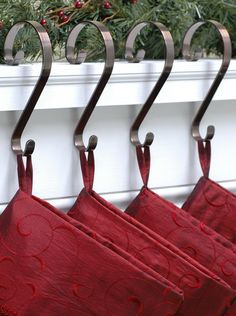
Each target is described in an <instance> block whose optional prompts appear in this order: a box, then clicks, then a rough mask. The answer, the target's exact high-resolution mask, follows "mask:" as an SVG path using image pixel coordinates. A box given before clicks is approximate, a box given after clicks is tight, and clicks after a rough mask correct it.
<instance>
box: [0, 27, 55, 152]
mask: <svg viewBox="0 0 236 316" xmlns="http://www.w3.org/2000/svg"><path fill="white" fill-rule="evenodd" d="M25 25H30V26H31V27H33V29H34V30H35V31H36V33H37V35H38V38H39V40H40V44H41V48H42V53H43V61H42V69H41V73H40V77H39V79H38V81H37V83H36V85H35V87H34V90H33V92H32V93H31V96H30V97H29V100H28V102H27V104H26V106H25V109H24V110H23V112H22V114H21V116H20V119H19V121H18V122H17V125H16V127H15V129H14V132H13V134H12V139H11V146H12V150H13V152H14V153H15V154H16V155H19V154H22V155H23V156H29V155H31V154H32V153H33V151H34V148H35V142H34V140H32V139H30V140H28V141H27V142H26V144H25V148H24V150H23V149H22V147H21V136H22V133H23V131H24V129H25V127H26V124H27V122H28V120H29V118H30V116H31V114H32V112H33V110H34V108H35V105H36V103H37V101H38V99H39V97H40V95H41V93H42V91H43V89H44V87H45V85H46V82H47V80H48V77H49V75H50V71H51V64H52V49H51V43H50V39H49V36H48V34H47V32H46V30H45V29H44V28H43V26H42V25H41V24H40V23H38V22H36V21H22V22H17V23H15V24H14V25H13V26H12V27H11V29H10V30H9V32H8V33H7V36H6V39H5V43H4V59H5V61H6V63H7V64H8V65H18V64H19V62H20V61H21V60H22V58H24V52H23V51H19V52H17V53H16V55H15V56H13V46H14V42H15V38H16V36H17V34H18V32H19V30H20V29H22V28H23V27H24V26H25Z"/></svg>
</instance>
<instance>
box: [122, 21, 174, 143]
mask: <svg viewBox="0 0 236 316" xmlns="http://www.w3.org/2000/svg"><path fill="white" fill-rule="evenodd" d="M148 24H150V25H152V26H154V27H156V28H157V29H158V30H159V31H160V32H161V35H162V38H163V40H164V44H165V64H164V68H163V70H162V73H161V75H160V77H159V79H158V81H157V83H156V84H155V86H154V88H153V89H152V91H151V93H150V94H149V96H148V98H147V100H146V101H145V103H144V105H143V107H142V109H141V111H140V112H139V114H138V116H137V118H136V119H135V121H134V123H133V125H132V127H131V130H130V138H131V142H132V143H133V144H134V145H135V146H142V147H145V146H150V145H151V144H152V142H153V140H154V135H153V133H151V132H149V133H147V134H146V138H145V141H144V143H141V141H140V139H139V128H140V126H141V124H142V122H143V120H144V119H145V117H146V115H147V113H148V111H149V110H150V108H151V106H152V104H153V102H154V101H155V99H156V97H157V95H158V94H159V92H160V91H161V89H162V87H163V85H164V83H165V82H166V80H167V78H168V76H169V74H170V72H171V69H172V66H173V62H174V42H173V39H172V36H171V34H170V32H169V31H168V29H167V28H166V26H165V25H163V24H161V23H159V22H141V23H138V24H137V25H135V26H134V27H133V29H131V31H130V33H129V35H128V38H127V40H126V52H125V57H126V59H127V60H128V61H129V62H139V61H140V60H142V59H143V58H144V55H145V51H144V50H140V51H138V53H137V54H136V56H134V55H133V51H134V48H133V46H134V42H135V39H136V37H137V35H138V34H139V32H140V31H141V30H142V29H143V28H144V27H145V26H146V25H148Z"/></svg>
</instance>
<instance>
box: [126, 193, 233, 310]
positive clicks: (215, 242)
mask: <svg viewBox="0 0 236 316" xmlns="http://www.w3.org/2000/svg"><path fill="white" fill-rule="evenodd" d="M126 213H127V214H129V215H131V216H133V217H134V218H135V219H136V220H138V221H139V222H141V223H142V224H144V225H146V226H147V227H149V228H150V229H152V230H153V231H154V232H156V233H157V234H159V235H161V236H162V237H164V238H166V239H167V240H169V241H170V242H172V243H173V244H174V245H175V246H177V247H178V248H180V249H181V250H182V251H184V252H185V253H186V254H188V255H189V256H190V257H192V258H193V259H195V260H197V261H198V262H199V263H201V264H202V265H203V266H204V267H206V268H208V269H210V270H211V271H212V272H214V273H216V274H217V275H218V276H219V277H220V278H222V279H223V280H225V281H226V282H227V283H229V284H230V285H231V286H232V287H233V288H234V289H236V255H235V253H234V252H233V251H232V247H230V246H229V247H225V245H227V242H226V241H225V240H224V238H223V237H222V236H220V235H219V234H217V233H216V232H214V231H213V230H211V229H210V228H209V227H206V226H205V225H204V223H202V222H199V221H198V220H197V219H195V218H193V217H191V215H190V214H188V213H186V212H185V211H183V210H181V209H178V208H177V207H176V206H175V205H174V204H172V203H170V202H169V201H166V200H164V199H162V198H161V197H160V196H158V195H157V194H155V193H154V192H152V191H151V190H149V189H148V188H145V187H144V188H143V189H142V190H141V192H140V193H139V194H138V196H137V197H136V198H135V199H134V201H133V202H132V203H131V204H130V205H129V207H128V208H127V210H126ZM226 259H227V261H226ZM232 310H233V311H234V312H235V311H236V306H235V305H234V306H233V307H232Z"/></svg>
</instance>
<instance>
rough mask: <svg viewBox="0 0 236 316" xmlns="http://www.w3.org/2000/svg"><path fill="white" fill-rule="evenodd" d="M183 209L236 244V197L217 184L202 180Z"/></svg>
mask: <svg viewBox="0 0 236 316" xmlns="http://www.w3.org/2000/svg"><path fill="white" fill-rule="evenodd" d="M183 209H184V210H186V211H187V212H188V213H190V214H191V215H192V216H194V217H195V218H197V219H199V220H200V221H202V222H204V223H205V224H206V225H208V226H209V227H211V228H212V229H214V230H215V231H217V232H218V233H219V234H221V235H222V236H224V237H225V238H226V239H228V240H230V241H231V242H233V243H234V244H236V196H235V195H234V194H232V193H231V192H229V191H227V190H226V189H224V188H223V187H221V186H220V185H219V184H217V183H216V182H214V181H212V180H210V179H208V178H205V177H202V178H200V180H199V181H198V183H197V184H196V186H195V188H194V190H193V192H192V193H191V194H190V196H189V197H188V199H187V201H186V202H185V203H184V205H183Z"/></svg>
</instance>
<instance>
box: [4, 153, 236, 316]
mask: <svg viewBox="0 0 236 316" xmlns="http://www.w3.org/2000/svg"><path fill="white" fill-rule="evenodd" d="M17 160H18V174H19V184H20V189H19V190H18V191H17V193H16V195H15V196H14V198H13V199H12V200H11V202H10V203H9V205H8V206H7V208H6V209H5V210H4V212H3V213H2V214H1V216H0V315H1V316H3V315H5V316H7V315H9V316H13V315H17V316H33V315H37V316H78V315H79V316H90V315H91V316H105V315H112V316H114V315H117V316H126V315H127V316H147V315H148V316H149V315H150V316H152V315H153V316H154V315H155V316H159V315H162V316H167V315H175V314H176V312H177V310H178V309H179V307H180V305H181V303H182V299H183V296H182V291H180V290H179V289H178V288H177V287H176V286H174V285H173V284H172V283H170V282H169V281H167V280H166V279H164V278H162V277H161V276H160V275H159V274H158V273H156V272H155V271H153V270H152V269H150V268H148V267H147V266H145V265H143V264H142V263H141V262H139V261H138V260H136V259H135V258H134V257H132V256H130V255H129V254H128V253H126V252H124V251H123V250H122V249H120V248H118V247H116V246H115V245H113V244H112V243H110V242H109V241H108V240H106V239H104V238H102V237H101V236H99V235H98V234H96V233H95V232H94V231H92V230H91V229H89V228H88V227H86V226H84V225H83V224H81V223H78V222H77V221H75V220H73V219H72V218H70V217H69V216H67V215H66V214H63V213H62V212H60V211H59V210H57V209H56V208H54V207H53V206H51V205H50V204H48V203H46V202H45V201H43V200H40V199H39V198H37V197H35V196H33V195H31V188H32V165H31V157H27V166H26V168H25V167H24V164H23V160H22V156H18V159H17ZM230 295H231V294H230V293H229V296H230Z"/></svg>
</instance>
